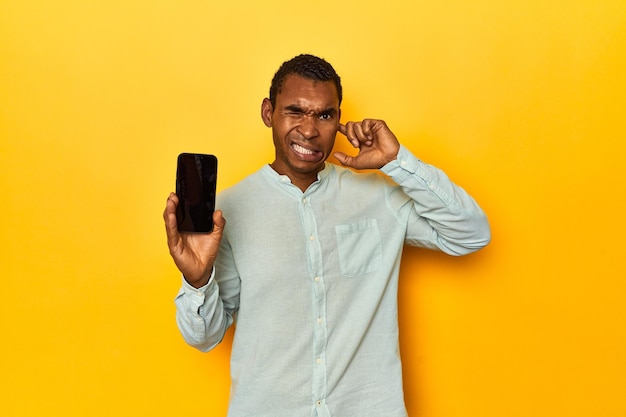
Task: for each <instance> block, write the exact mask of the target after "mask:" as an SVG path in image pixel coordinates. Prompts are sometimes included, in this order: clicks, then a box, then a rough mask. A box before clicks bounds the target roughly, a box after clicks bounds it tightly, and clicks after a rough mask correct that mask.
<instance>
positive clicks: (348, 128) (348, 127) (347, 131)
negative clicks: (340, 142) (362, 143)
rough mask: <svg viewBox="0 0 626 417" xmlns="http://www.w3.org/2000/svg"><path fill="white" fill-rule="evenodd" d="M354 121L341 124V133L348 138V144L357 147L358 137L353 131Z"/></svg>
mask: <svg viewBox="0 0 626 417" xmlns="http://www.w3.org/2000/svg"><path fill="white" fill-rule="evenodd" d="M355 124H356V123H354V122H348V123H346V124H345V125H343V132H342V133H343V134H344V135H345V136H346V138H348V141H349V142H350V144H351V145H352V147H353V148H357V149H358V147H359V139H358V138H357V137H356V135H355V133H354V126H355Z"/></svg>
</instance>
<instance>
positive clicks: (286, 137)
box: [164, 55, 490, 417]
mask: <svg viewBox="0 0 626 417" xmlns="http://www.w3.org/2000/svg"><path fill="white" fill-rule="evenodd" d="M341 100H342V89H341V82H340V79H339V77H338V76H337V74H336V73H335V70H334V69H333V68H332V66H331V65H330V64H328V63H327V62H326V61H324V60H323V59H320V58H317V57H314V56H311V55H300V56H297V57H295V58H293V59H292V60H290V61H287V62H285V63H284V64H283V65H282V66H281V67H280V69H279V70H278V71H277V73H276V75H275V76H274V79H273V81H272V86H271V88H270V97H269V98H266V99H264V100H263V103H262V105H261V117H262V119H263V122H264V123H265V125H266V126H268V127H270V128H271V129H272V136H273V140H274V147H275V151H276V152H275V159H274V161H273V162H272V163H271V164H269V165H266V166H263V167H262V168H261V169H260V170H259V171H258V172H256V173H254V174H252V175H250V176H249V177H247V178H246V179H244V180H243V181H241V182H240V183H239V184H237V185H235V186H233V187H231V188H229V189H227V190H224V191H223V192H222V193H220V195H219V196H218V208H219V209H220V210H217V211H216V212H215V215H214V217H213V220H214V222H215V229H214V231H213V233H211V234H207V235H189V234H180V233H178V231H177V229H176V218H175V207H176V204H177V203H178V199H177V196H176V195H175V194H171V195H170V197H169V198H168V201H167V204H166V209H165V212H164V219H165V223H166V229H167V237H168V245H169V249H170V253H171V255H172V257H173V258H174V261H175V263H176V265H177V266H178V268H179V269H180V271H181V272H182V274H183V277H184V279H183V284H182V288H181V290H180V292H179V294H178V296H177V298H176V300H175V301H176V307H177V323H178V326H179V328H180V330H181V332H182V334H183V336H184V338H185V340H186V341H187V342H188V343H189V344H191V345H192V346H195V347H197V348H198V349H200V350H203V351H208V350H211V349H212V348H214V347H215V346H216V345H217V344H218V343H219V342H220V341H221V340H222V337H223V335H224V332H225V331H226V330H227V328H228V327H229V326H230V325H231V324H233V323H234V322H236V330H235V336H234V342H233V347H232V354H231V376H232V387H231V399H230V406H229V414H228V415H229V416H230V417H252V416H267V417H295V416H335V417H356V416H358V417H367V416H376V417H404V416H406V409H405V406H404V399H403V391H402V375H401V363H400V356H399V350H398V323H397V301H396V300H397V286H398V273H399V267H400V259H401V254H402V248H403V246H404V245H405V244H409V245H414V246H420V247H426V248H431V249H438V250H442V251H444V252H446V253H449V254H452V255H463V254H466V253H470V252H473V251H475V250H478V249H480V248H481V247H483V246H485V245H486V244H487V243H488V242H489V239H490V231H489V225H488V223H487V220H486V218H485V215H484V213H483V212H482V210H481V209H480V208H479V207H478V205H477V204H476V203H475V202H474V200H473V199H472V198H471V197H470V196H469V195H468V194H467V193H466V192H465V191H463V190H462V189H461V188H460V187H458V186H456V185H454V184H453V183H452V182H450V180H449V179H448V178H447V177H446V175H445V174H444V173H443V172H442V171H440V170H439V169H437V168H435V167H432V166H429V165H427V164H425V163H423V162H422V161H420V160H419V159H417V158H416V157H414V156H413V155H412V154H411V153H410V152H409V151H408V150H407V149H406V148H404V147H403V146H402V145H400V143H399V142H398V140H397V139H396V137H395V136H394V134H393V133H392V132H391V131H390V130H389V128H388V127H387V125H386V124H385V122H383V121H382V120H373V119H366V120H363V121H360V122H348V123H346V124H341V123H340V121H339V119H340V115H341V110H340V104H341ZM337 132H340V133H341V134H342V135H344V136H346V137H347V139H348V141H349V142H350V143H351V144H352V146H354V147H355V148H356V149H357V150H358V153H357V154H356V155H355V156H348V155H346V154H344V153H340V152H338V153H335V154H334V156H335V157H336V158H337V160H339V161H340V162H341V163H342V164H343V165H345V166H347V167H349V168H352V169H355V170H361V169H379V170H380V171H381V172H382V173H384V174H386V175H381V174H379V173H372V172H369V173H357V172H354V171H353V170H350V169H347V168H343V167H340V166H337V165H334V164H330V163H327V162H326V160H327V158H328V157H329V156H330V155H331V153H332V149H333V145H334V141H335V136H336V134H337ZM222 213H223V214H222ZM225 218H228V226H226V221H225Z"/></svg>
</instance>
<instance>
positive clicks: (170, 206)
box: [163, 193, 180, 249]
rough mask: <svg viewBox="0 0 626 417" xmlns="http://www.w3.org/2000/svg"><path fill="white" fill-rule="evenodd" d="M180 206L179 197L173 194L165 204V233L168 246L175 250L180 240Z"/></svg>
mask: <svg viewBox="0 0 626 417" xmlns="http://www.w3.org/2000/svg"><path fill="white" fill-rule="evenodd" d="M177 205H178V197H177V196H176V194H174V193H171V194H170V195H169V197H168V198H167V202H166V203H165V211H163V220H164V221H165V232H166V234H167V245H168V246H169V247H170V249H173V248H174V247H175V246H176V245H177V243H178V241H179V239H180V234H179V233H178V225H177V222H176V206H177Z"/></svg>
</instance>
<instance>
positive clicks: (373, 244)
mask: <svg viewBox="0 0 626 417" xmlns="http://www.w3.org/2000/svg"><path fill="white" fill-rule="evenodd" d="M335 232H336V234H337V253H338V256H339V266H340V268H341V273H342V274H343V275H345V276H349V277H354V276H358V275H363V274H368V273H370V272H374V271H377V270H378V269H380V267H381V265H382V261H383V248H382V242H381V237H380V229H379V227H378V222H377V221H376V219H368V220H363V221H360V222H358V223H351V224H340V225H337V226H335Z"/></svg>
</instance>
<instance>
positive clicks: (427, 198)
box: [381, 146, 491, 256]
mask: <svg viewBox="0 0 626 417" xmlns="http://www.w3.org/2000/svg"><path fill="white" fill-rule="evenodd" d="M381 171H382V172H384V173H385V174H387V175H388V176H389V177H390V178H391V179H392V180H393V181H394V182H396V183H397V184H398V185H400V187H401V189H402V192H403V194H404V195H406V196H408V197H409V199H410V200H405V201H401V200H402V197H401V196H399V195H391V196H389V198H388V200H389V202H390V205H391V206H392V207H393V206H394V205H397V204H403V205H405V207H404V208H405V209H406V205H408V206H409V207H410V211H409V214H408V216H409V221H408V226H407V236H406V243H407V244H409V245H413V246H421V247H427V248H431V249H439V250H441V251H443V252H445V253H448V254H450V255H457V256H458V255H465V254H468V253H471V252H474V251H476V250H478V249H481V248H482V247H484V246H486V245H487V244H488V243H489V241H490V239H491V232H490V227H489V223H488V221H487V217H486V216H485V213H484V212H483V210H482V209H481V208H480V207H479V206H478V204H477V203H476V201H474V199H473V198H472V197H471V196H470V195H469V194H467V193H466V192H465V190H463V189H462V188H461V187H459V186H458V185H456V184H454V183H453V182H452V181H450V179H449V178H448V177H447V175H446V174H445V173H444V172H443V171H441V170H440V169H438V168H436V167H434V166H431V165H428V164H426V163H424V162H422V161H421V160H419V159H418V158H416V157H415V156H414V155H413V154H411V153H410V152H409V151H408V150H407V149H406V148H405V147H404V146H400V151H399V152H398V156H397V159H396V160H394V161H392V162H390V163H389V164H387V165H385V166H384V167H383V168H382V169H381ZM396 194H397V193H396Z"/></svg>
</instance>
